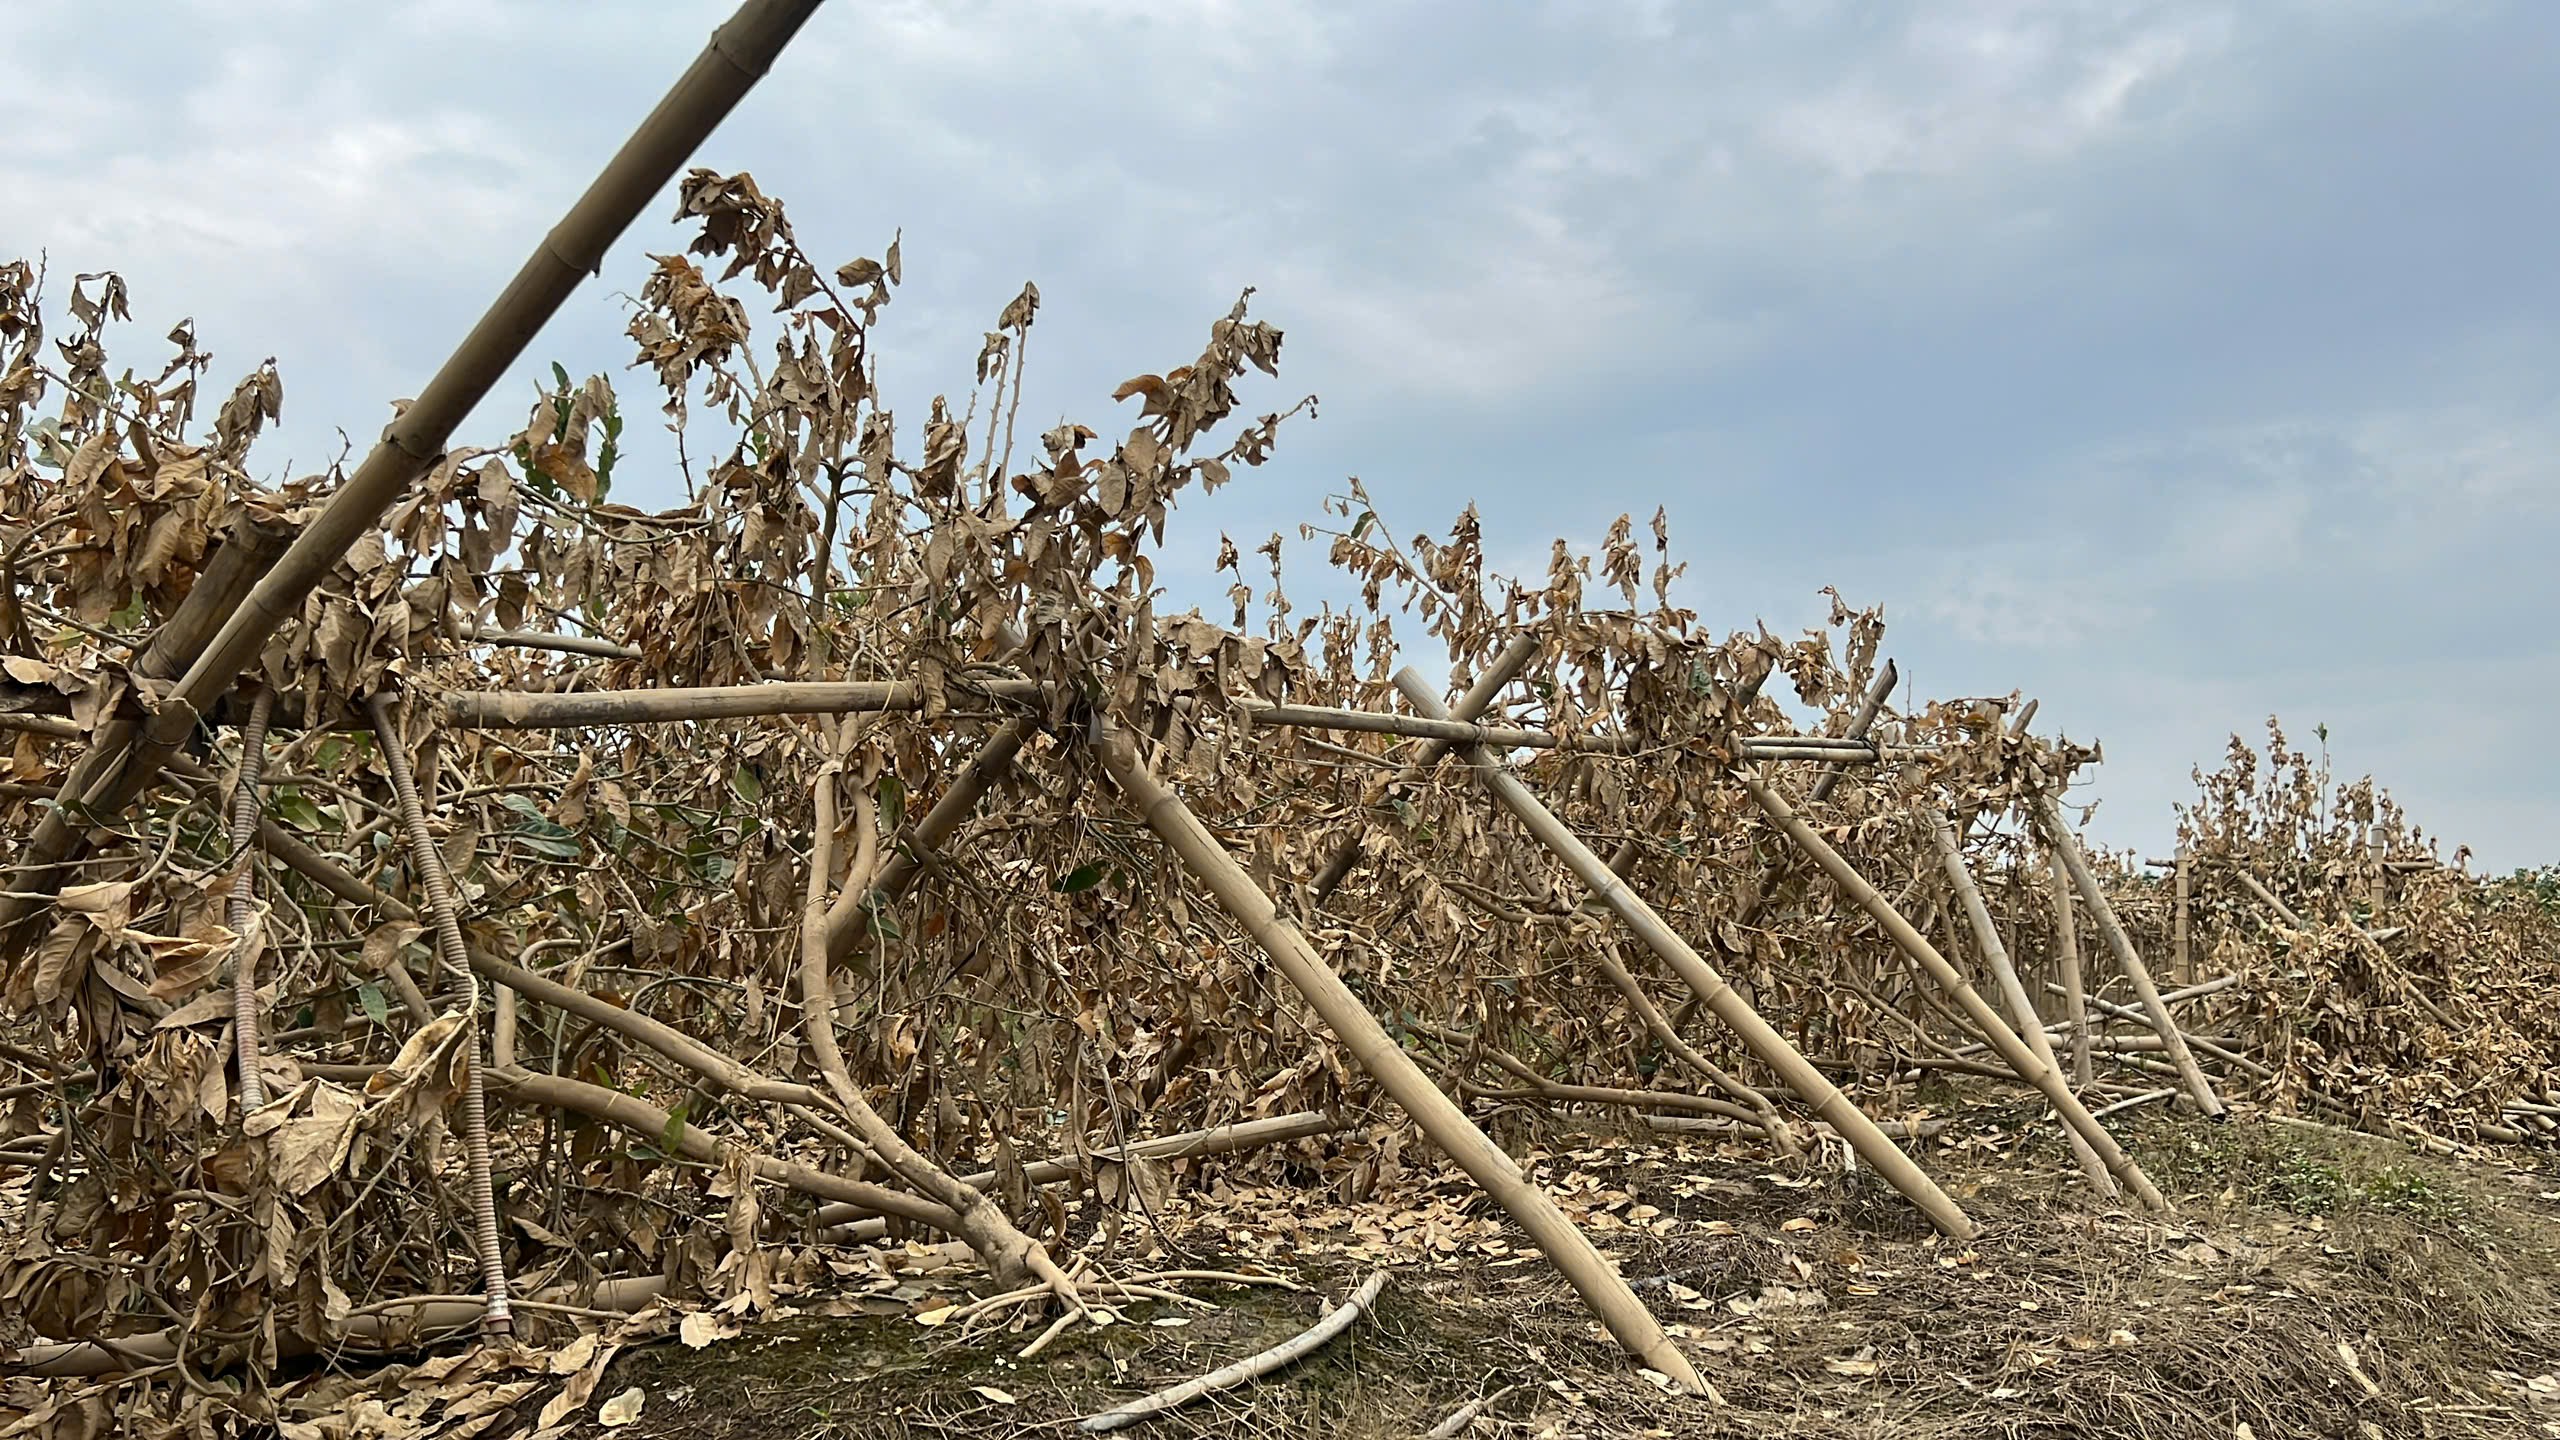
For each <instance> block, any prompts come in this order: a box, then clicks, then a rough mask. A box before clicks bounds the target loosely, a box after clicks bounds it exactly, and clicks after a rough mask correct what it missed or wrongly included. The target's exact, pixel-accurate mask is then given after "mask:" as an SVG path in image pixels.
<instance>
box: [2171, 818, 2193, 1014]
mask: <svg viewBox="0 0 2560 1440" xmlns="http://www.w3.org/2000/svg"><path fill="white" fill-rule="evenodd" d="M2190 869H2191V867H2190V866H2189V864H2188V862H2187V847H2186V846H2184V845H2180V846H2179V847H2178V861H2177V869H2176V870H2175V871H2174V872H2173V875H2172V878H2171V880H2170V884H2171V885H2172V886H2173V887H2174V889H2173V890H2172V892H2171V893H2172V901H2171V908H2170V911H2169V978H2170V979H2172V980H2175V981H2177V982H2178V983H2179V984H2181V985H2186V984H2191V983H2193V982H2194V980H2195V978H2196V962H2195V956H2194V955H2193V954H2191V953H2190V952H2189V950H2188V948H2187V947H2188V945H2189V943H2190V941H2189V938H2188V924H2189V921H2188V909H2189V906H2190V900H2189V894H2190V891H2191V889H2192V887H2193V885H2194V881H2193V880H2192V879H2191V878H2190V875H2189V871H2190Z"/></svg>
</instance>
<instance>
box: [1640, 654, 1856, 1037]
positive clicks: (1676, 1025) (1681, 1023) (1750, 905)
mask: <svg viewBox="0 0 2560 1440" xmlns="http://www.w3.org/2000/svg"><path fill="white" fill-rule="evenodd" d="M1764 678H1765V677H1764ZM1901 679H1902V675H1901V672H1900V671H1899V670H1897V669H1895V668H1894V663H1893V662H1892V661H1891V660H1887V661H1886V662H1884V668H1883V669H1881V670H1878V671H1877V672H1876V678H1875V679H1874V680H1872V681H1869V682H1868V684H1867V693H1866V694H1864V695H1862V696H1860V697H1859V698H1858V710H1857V713H1856V714H1854V715H1852V716H1850V717H1849V728H1848V729H1847V730H1846V731H1844V732H1842V738H1843V739H1848V740H1861V741H1862V740H1865V739H1866V738H1867V732H1868V731H1869V730H1871V729H1873V728H1874V727H1875V723H1876V717H1877V716H1879V715H1881V714H1883V713H1884V706H1885V702H1886V701H1887V700H1890V699H1892V698H1893V687H1894V686H1895V685H1897V684H1899V683H1901ZM1758 689H1759V687H1758V686H1756V685H1755V686H1753V687H1752V691H1753V693H1755V694H1756V693H1758ZM1744 703H1746V704H1748V703H1749V699H1748V697H1745V701H1744ZM1848 775H1849V771H1848V768H1847V767H1846V766H1839V765H1835V766H1832V767H1831V768H1829V769H1827V770H1825V771H1823V772H1822V773H1821V774H1820V775H1818V776H1816V777H1815V778H1814V782H1813V789H1812V790H1811V791H1809V792H1807V797H1806V798H1807V801H1808V803H1811V804H1820V803H1821V802H1822V801H1824V800H1827V799H1829V798H1830V797H1831V792H1832V791H1833V790H1836V789H1838V788H1839V786H1840V782H1841V781H1842V780H1844V779H1847V778H1848ZM1782 873H1784V872H1783V871H1782V869H1781V868H1780V867H1778V866H1775V865H1772V866H1770V867H1768V868H1767V869H1765V870H1762V871H1761V872H1760V878H1759V879H1757V880H1756V881H1754V882H1752V886H1751V894H1750V896H1749V897H1748V898H1747V899H1745V900H1744V901H1743V902H1742V904H1741V906H1740V907H1739V908H1737V909H1736V910H1735V911H1734V915H1733V923H1734V924H1735V925H1736V926H1742V927H1747V926H1749V925H1750V924H1751V922H1752V921H1753V920H1755V919H1758V918H1759V915H1760V907H1761V906H1763V905H1766V904H1768V903H1769V897H1770V895H1771V894H1773V893H1774V892H1775V891H1776V890H1777V888H1778V877H1779V876H1780V875H1781V874H1782ZM1708 939H1709V944H1710V945H1711V946H1714V947H1715V948H1718V949H1721V946H1720V945H1719V944H1718V942H1716V941H1715V938H1714V937H1713V936H1712V935H1710V936H1709V937H1708ZM1741 958H1742V957H1740V956H1735V957H1734V959H1735V960H1736V961H1739V960H1740V959H1741ZM1697 1016H1698V1001H1697V997H1695V996H1691V997H1690V998H1689V1000H1688V1002H1687V1003H1686V1004H1684V1005H1682V1006H1681V1007H1680V1013H1679V1014H1678V1015H1676V1016H1673V1017H1672V1020H1671V1025H1672V1028H1673V1029H1676V1030H1680V1031H1684V1032H1685V1031H1686V1030H1688V1028H1689V1022H1690V1021H1692V1020H1694V1019H1696V1018H1697Z"/></svg>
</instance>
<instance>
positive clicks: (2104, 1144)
mask: <svg viewBox="0 0 2560 1440" xmlns="http://www.w3.org/2000/svg"><path fill="white" fill-rule="evenodd" d="M1742 783H1743V788H1744V789H1746V790H1748V791H1750V792H1751V799H1752V801H1753V803H1755V804H1757V805H1758V806H1759V807H1760V809H1761V811H1762V813H1764V814H1766V815H1767V816H1768V817H1769V819H1770V820H1771V821H1772V822H1773V823H1774V824H1776V825H1777V827H1778V828H1779V829H1780V830H1781V831H1783V832H1785V834H1786V836H1787V838H1788V839H1789V840H1792V841H1794V842H1795V845H1796V848H1797V849H1799V850H1802V851H1803V852H1804V853H1805V854H1806V855H1807V856H1808V857H1810V858H1811V859H1812V860H1813V863H1814V864H1816V865H1818V866H1820V867H1821V868H1822V871H1823V873H1824V874H1826V875H1829V876H1830V877H1831V880H1832V883H1833V884H1835V885H1837V886H1839V887H1840V890H1841V893H1843V894H1845V895H1847V896H1848V897H1849V898H1850V899H1851V900H1853V901H1855V902H1856V903H1857V905H1858V908H1859V909H1861V910H1864V911H1866V912H1867V914H1868V916H1869V917H1870V918H1872V919H1873V920H1874V921H1875V922H1876V923H1877V924H1878V925H1880V926H1882V927H1883V928H1884V932H1885V933H1886V934H1887V935H1889V936H1891V937H1892V938H1893V942H1894V943H1895V944H1896V945H1897V946H1899V947H1901V949H1902V953H1903V954H1905V955H1907V956H1909V957H1910V958H1911V960H1912V961H1913V963H1915V964H1917V965H1919V966H1920V968H1921V969H1923V970H1926V971H1928V972H1929V978H1931V979H1932V980H1935V981H1936V982H1937V983H1938V988H1939V989H1940V990H1941V991H1942V992H1944V993H1945V995H1946V996H1947V998H1949V999H1951V1000H1953V1001H1954V1002H1955V1004H1956V1006H1957V1008H1958V1009H1959V1010H1961V1011H1962V1012H1963V1014H1964V1018H1965V1019H1966V1020H1967V1021H1969V1022H1971V1024H1972V1026H1973V1028H1974V1029H1976V1030H1978V1031H1980V1032H1981V1034H1982V1038H1983V1039H1985V1040H1988V1041H1990V1042H1991V1045H1992V1048H1993V1049H1994V1050H1996V1051H1998V1052H1999V1055H2000V1058H2001V1060H2002V1061H2003V1062H2004V1063H2006V1064H2007V1065H2008V1067H2009V1068H2010V1069H2011V1070H2012V1071H2014V1072H2016V1074H2017V1076H2018V1078H2019V1079H2021V1080H2023V1081H2025V1082H2026V1083H2027V1084H2029V1085H2032V1086H2034V1087H2035V1088H2036V1089H2037V1090H2039V1091H2041V1092H2043V1094H2044V1097H2045V1099H2046V1100H2047V1101H2049V1102H2051V1104H2052V1105H2053V1109H2054V1113H2055V1114H2056V1115H2058V1116H2060V1117H2061V1119H2062V1123H2063V1125H2064V1126H2065V1127H2067V1128H2069V1129H2071V1130H2073V1131H2075V1132H2077V1133H2078V1134H2079V1136H2080V1137H2081V1138H2082V1139H2083V1140H2086V1141H2087V1142H2088V1143H2089V1148H2090V1149H2091V1150H2093V1151H2095V1152H2097V1156H2098V1158H2099V1160H2100V1161H2102V1162H2103V1163H2104V1164H2105V1166H2106V1171H2107V1173H2108V1174H2109V1175H2112V1176H2114V1177H2115V1179H2116V1182H2117V1183H2118V1184H2121V1185H2122V1186H2124V1188H2125V1189H2127V1190H2130V1191H2132V1192H2133V1198H2134V1199H2136V1200H2138V1201H2140V1202H2141V1203H2142V1204H2143V1206H2144V1207H2145V1208H2147V1209H2152V1210H2165V1209H2167V1208H2169V1202H2168V1201H2166V1200H2164V1199H2162V1198H2161V1197H2160V1192H2159V1190H2158V1189H2157V1188H2155V1187H2154V1186H2153V1185H2152V1183H2151V1177H2150V1176H2148V1175H2145V1174H2143V1173H2142V1167H2141V1166H2139V1165H2137V1164H2135V1163H2134V1162H2133V1157H2132V1156H2130V1155H2127V1154H2126V1153H2124V1148H2123V1147H2122V1146H2120V1145H2118V1144H2117V1143H2116V1141H2115V1137H2114V1136H2112V1135H2109V1134H2108V1133H2107V1130H2106V1127H2105V1126H2103V1125H2100V1124H2099V1123H2098V1122H2097V1121H2095V1120H2092V1119H2090V1118H2089V1112H2088V1110H2087V1109H2086V1108H2085V1107H2083V1106H2082V1105H2081V1103H2080V1099H2079V1097H2078V1096H2076V1095H2074V1094H2072V1093H2071V1086H2070V1083H2069V1082H2068V1081H2067V1080H2065V1079H2064V1078H2063V1074H2062V1071H2061V1070H2060V1069H2059V1068H2058V1067H2056V1066H2054V1065H2053V1064H2051V1063H2049V1062H2048V1061H2045V1060H2041V1059H2039V1058H2038V1057H2037V1055H2036V1052H2035V1051H2034V1050H2033V1049H2031V1048H2030V1047H2029V1046H2028V1044H2027V1042H2026V1041H2024V1040H2021V1039H2019V1038H2018V1036H2017V1034H2016V1032H2014V1031H2012V1030H2011V1029H2010V1028H2009V1027H2008V1026H2007V1025H2005V1024H2003V1023H2001V1020H2000V1016H1999V1013H1998V1012H1997V1011H1995V1010H1993V1009H1992V1008H1991V1005H1990V1002H1988V1001H1986V1000H1984V999H1983V998H1982V996H1981V995H1979V994H1978V993H1976V992H1975V990H1974V988H1973V987H1972V986H1971V985H1968V984H1966V983H1965V979H1964V976H1962V975H1961V974H1958V973H1957V971H1956V967H1955V966H1953V965H1951V964H1949V963H1947V957H1946V956H1944V955H1941V954H1939V953H1938V947H1936V946H1935V945H1932V944H1930V943H1929V939H1928V937H1927V936H1925V935H1922V934H1921V933H1920V932H1919V931H1918V930H1916V929H1914V928H1912V924H1911V922H1910V921H1908V920H1906V919H1904V918H1903V917H1902V912H1901V911H1899V910H1896V909H1895V908H1894V906H1893V902H1892V901H1890V900H1888V899H1886V898H1885V896H1884V892H1882V891H1880V890H1878V889H1876V887H1875V886H1873V885H1871V884H1869V883H1868V882H1867V879H1866V877H1865V876H1863V875H1860V874H1859V873H1858V872H1857V870H1856V869H1855V868H1854V867H1852V866H1851V865H1850V864H1849V862H1848V860H1847V858H1846V857H1844V856H1842V855H1841V853H1840V852H1839V851H1837V850H1835V849H1833V848H1831V845H1830V844H1829V843H1828V842H1827V841H1825V840H1824V839H1823V838H1822V837H1821V836H1819V835H1816V834H1815V833H1813V827H1812V826H1810V825H1807V824H1806V823H1804V820H1803V817H1801V816H1799V815H1797V814H1796V813H1795V811H1794V810H1793V809H1792V808H1790V807H1789V806H1788V805H1787V802H1786V801H1784V800H1781V799H1779V798H1778V794H1777V792H1776V791H1774V790H1771V789H1770V788H1769V787H1768V785H1767V784H1766V783H1765V782H1763V781H1762V780H1760V779H1759V778H1758V777H1757V776H1752V775H1745V776H1743V777H1742ZM1949 838H1950V839H1952V838H1953V837H1949ZM1967 879H1968V882H1969V881H1970V877H1969V876H1968V877H1967ZM1975 893H1976V897H1977V899H1978V898H1979V893H1980V892H1979V891H1977V892H1975ZM1985 920H1986V923H1987V921H1988V917H1987V916H1986V917H1985ZM1993 943H1995V944H1996V943H1997V941H1996V940H1995V941H1994V942H1993ZM2047 1053H2048V1054H2050V1053H2051V1052H2049V1051H2048V1052H2047Z"/></svg>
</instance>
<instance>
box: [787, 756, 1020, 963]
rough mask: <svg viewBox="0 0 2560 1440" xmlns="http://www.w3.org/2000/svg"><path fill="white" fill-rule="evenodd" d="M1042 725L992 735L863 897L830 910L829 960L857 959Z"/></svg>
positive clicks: (844, 899)
mask: <svg viewBox="0 0 2560 1440" xmlns="http://www.w3.org/2000/svg"><path fill="white" fill-rule="evenodd" d="M1039 729H1040V722H1039V720H1038V719H1037V718H1036V717H1033V716H1027V715H1026V716H1023V717H1022V718H1020V719H1017V720H1014V721H1012V722H1011V723H1009V724H1007V725H1006V726H1005V727H1004V728H1003V729H1001V730H998V731H996V732H995V733H994V734H992V735H990V736H988V737H987V738H986V740H985V741H984V742H983V743H981V744H980V745H979V746H978V751H977V753H976V754H974V755H972V756H970V757H969V762H968V763H967V764H965V765H963V766H961V767H960V769H959V770H958V771H957V772H956V773H954V774H953V775H952V777H951V780H950V783H948V784H946V785H944V786H943V788H942V796H941V798H940V799H937V800H935V801H934V802H933V808H932V809H930V810H927V811H925V813H924V817H923V818H922V819H919V820H918V821H916V822H915V824H914V826H912V827H911V828H910V829H909V830H908V832H907V833H906V834H905V835H904V836H902V837H900V838H899V839H898V840H897V841H896V842H895V843H894V845H893V847H892V849H893V853H892V854H891V855H890V856H889V858H888V859H886V860H884V861H882V862H881V865H880V875H879V878H878V879H876V880H874V881H872V882H871V884H869V885H868V886H866V887H864V888H863V889H862V891H861V892H860V893H859V894H858V895H857V894H856V893H855V892H854V891H852V890H847V891H846V892H845V893H844V895H843V896H841V897H839V898H838V899H837V901H836V903H835V908H833V909H831V910H829V911H828V912H827V963H828V964H830V965H836V964H842V963H843V962H845V961H846V960H848V959H850V958H852V955H853V950H854V947H855V946H856V945H858V944H860V943H861V942H862V939H863V936H864V935H865V934H866V933H868V931H869V929H870V921H871V917H872V916H875V915H877V914H879V913H880V912H881V911H882V910H884V909H886V908H888V907H889V906H891V905H894V904H896V903H897V902H898V900H899V898H900V897H902V896H904V895H905V894H906V893H907V890H908V887H910V886H912V885H914V884H915V883H916V881H918V880H920V879H922V878H923V877H924V875H925V872H926V869H927V867H928V866H929V865H931V864H932V863H933V862H932V860H931V857H932V856H933V854H934V852H936V851H938V850H940V849H941V848H942V843H943V842H944V841H946V840H948V839H950V838H951V832H953V831H955V830H957V829H959V828H960V822H961V821H963V820H966V819H968V818H969V816H970V815H971V813H973V812H974V811H976V809H977V808H978V802H979V801H980V800H982V799H985V798H986V794H987V790H988V788H989V787H991V786H993V785H994V784H995V783H996V781H997V780H998V779H1000V778H1002V776H1003V775H1004V772H1005V770H1006V769H1007V768H1008V767H1010V766H1011V765H1012V764H1013V757H1014V756H1016V755H1019V754H1021V753H1022V746H1023V743H1024V742H1025V741H1028V740H1029V739H1030V738H1031V737H1032V736H1033V735H1034V734H1037V733H1038V732H1039Z"/></svg>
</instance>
